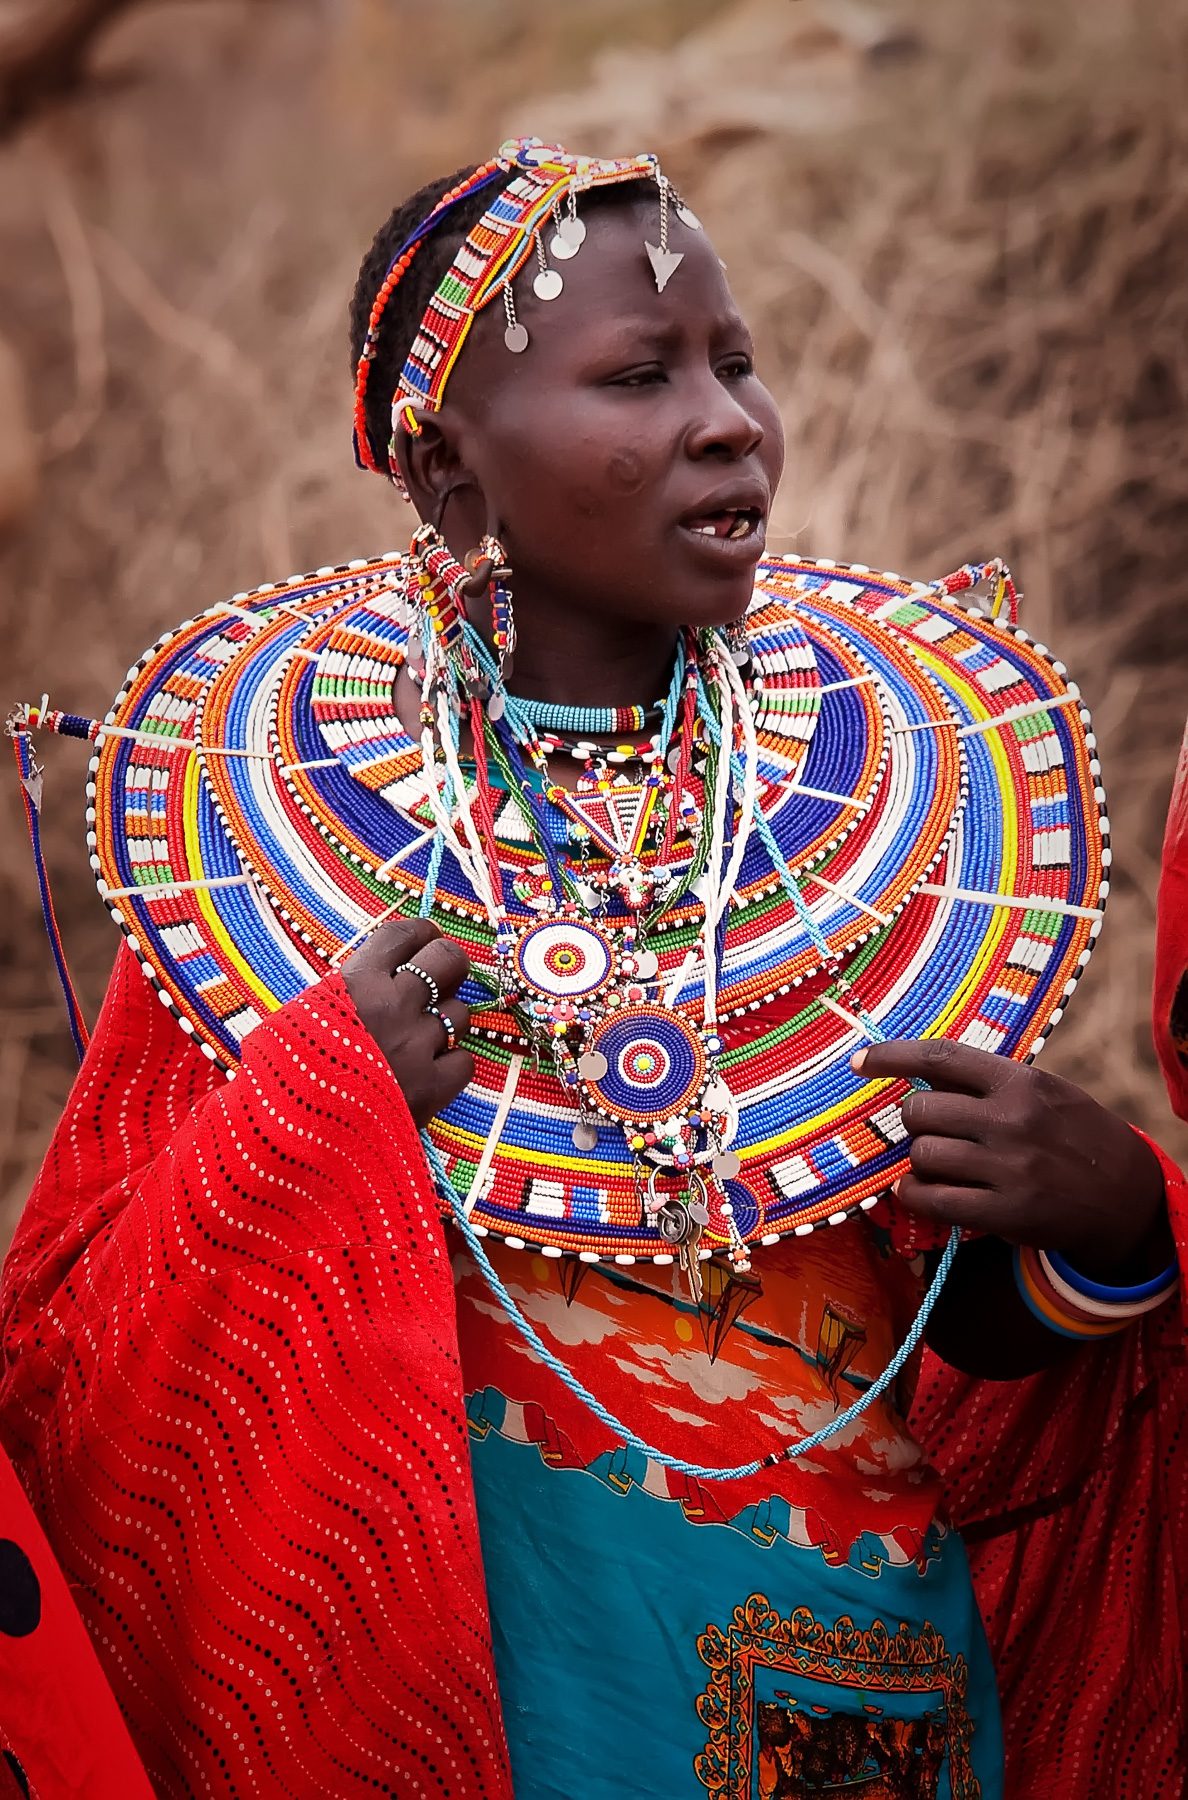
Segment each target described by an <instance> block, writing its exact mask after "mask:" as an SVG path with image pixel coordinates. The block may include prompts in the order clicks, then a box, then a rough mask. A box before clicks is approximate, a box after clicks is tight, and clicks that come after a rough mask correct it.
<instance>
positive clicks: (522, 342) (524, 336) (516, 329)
mask: <svg viewBox="0 0 1188 1800" xmlns="http://www.w3.org/2000/svg"><path fill="white" fill-rule="evenodd" d="M503 341H504V343H505V344H506V345H507V347H508V349H509V350H510V351H511V353H512V355H513V356H519V354H520V352H521V351H522V350H527V348H528V333H527V331H526V330H525V328H524V326H523V325H521V324H520V323H519V321H517V322H516V324H514V325H509V326H508V328H507V330H506V331H505V332H504V334H503Z"/></svg>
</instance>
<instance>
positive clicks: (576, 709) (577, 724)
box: [464, 620, 686, 754]
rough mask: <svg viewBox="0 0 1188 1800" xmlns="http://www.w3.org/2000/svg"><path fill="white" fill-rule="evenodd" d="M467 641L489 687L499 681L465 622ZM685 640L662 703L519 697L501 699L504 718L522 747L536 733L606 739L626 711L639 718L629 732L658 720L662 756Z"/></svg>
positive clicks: (681, 678) (680, 681)
mask: <svg viewBox="0 0 1188 1800" xmlns="http://www.w3.org/2000/svg"><path fill="white" fill-rule="evenodd" d="M464 634H465V638H466V642H467V644H468V646H469V648H470V650H471V651H472V653H473V655H474V658H475V661H476V662H477V663H478V665H479V667H480V669H481V670H482V671H483V673H484V675H486V676H487V677H488V678H489V679H490V681H491V682H492V684H493V685H494V684H495V683H497V682H498V680H499V669H498V665H497V663H496V661H495V658H494V657H493V656H492V654H491V652H490V650H489V649H488V647H487V645H486V643H485V642H484V640H483V639H482V638H481V637H480V635H479V633H478V632H477V631H476V630H475V628H474V626H473V625H472V624H470V622H469V620H468V621H467V623H466V625H465V627H464ZM685 668H686V655H685V640H684V636H683V634H682V636H680V637H679V638H678V639H677V648H676V656H675V658H674V660H673V667H672V677H671V679H670V681H669V683H668V692H667V693H666V694H665V696H664V698H663V700H660V701H657V703H656V705H655V706H654V707H641V706H637V707H633V708H629V709H624V708H623V707H614V706H555V705H553V704H552V703H551V702H549V701H545V700H526V699H524V698H523V697H522V696H520V695H518V694H506V693H505V696H504V714H503V716H504V718H505V719H506V721H507V723H508V724H509V725H510V727H511V729H512V731H513V732H514V734H515V736H516V738H517V740H518V741H519V742H520V743H521V744H525V745H527V744H529V743H531V742H532V740H533V738H534V737H535V735H536V733H537V732H538V731H566V732H572V733H574V734H575V735H577V736H580V737H605V736H607V735H608V734H610V733H612V732H614V731H617V730H620V729H622V722H621V719H620V714H621V713H622V712H623V711H624V710H629V711H631V712H633V713H634V714H636V715H638V722H637V723H636V724H635V725H634V726H633V727H632V729H635V730H640V731H642V729H643V727H644V725H645V724H646V723H647V721H648V719H649V718H651V717H658V720H659V724H658V729H657V737H658V738H659V740H660V751H661V754H663V753H664V751H665V750H667V748H668V746H669V744H670V743H671V741H672V735H673V732H674V731H675V729H676V717H677V712H678V709H679V707H680V704H681V694H682V692H683V691H684V684H685Z"/></svg>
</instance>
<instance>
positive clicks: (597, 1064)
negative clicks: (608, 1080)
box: [577, 1050, 610, 1081]
mask: <svg viewBox="0 0 1188 1800" xmlns="http://www.w3.org/2000/svg"><path fill="white" fill-rule="evenodd" d="M609 1068H610V1064H609V1063H608V1062H607V1060H606V1058H605V1056H604V1055H603V1054H602V1051H601V1050H587V1051H586V1054H585V1055H584V1056H579V1057H578V1066H577V1070H578V1074H579V1075H580V1076H581V1078H582V1080H583V1081H601V1080H602V1078H603V1076H604V1075H605V1074H606V1072H607V1070H608V1069H609Z"/></svg>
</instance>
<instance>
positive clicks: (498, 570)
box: [464, 532, 516, 720]
mask: <svg viewBox="0 0 1188 1800" xmlns="http://www.w3.org/2000/svg"><path fill="white" fill-rule="evenodd" d="M464 562H465V566H466V568H467V569H469V570H470V571H471V573H472V575H473V574H474V572H475V571H476V570H477V569H478V568H479V567H480V566H481V565H482V564H483V563H484V562H487V563H490V565H491V572H490V575H489V577H488V580H489V582H490V595H491V643H492V646H493V648H494V651H495V664H496V667H495V678H494V681H493V682H492V684H491V694H490V698H489V699H488V701H487V717H488V718H489V719H492V720H499V719H501V718H502V717H503V715H504V712H505V711H506V708H507V687H506V682H507V677H508V676H509V675H510V674H511V672H512V659H513V657H514V655H515V648H516V622H515V615H514V613H513V611H512V596H511V588H510V587H509V586H508V581H509V579H510V577H511V567H510V565H509V563H508V560H507V552H506V551H505V550H504V548H503V545H502V544H501V543H500V542H499V539H498V538H497V537H495V536H493V535H492V533H491V532H485V533H484V535H483V537H482V538H481V539H480V540H479V545H478V548H477V549H476V550H468V551H467V553H466V556H465V558H464ZM471 592H472V593H473V589H471Z"/></svg>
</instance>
